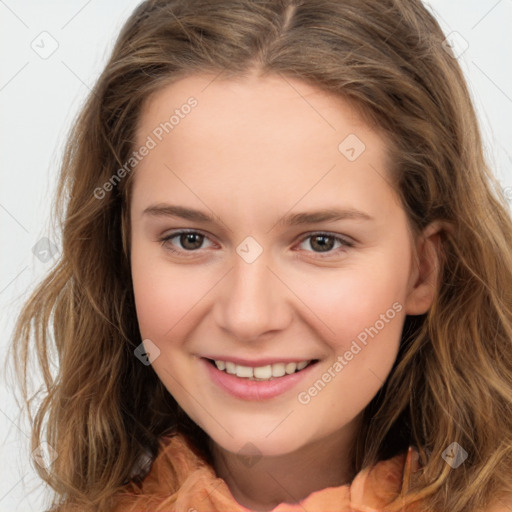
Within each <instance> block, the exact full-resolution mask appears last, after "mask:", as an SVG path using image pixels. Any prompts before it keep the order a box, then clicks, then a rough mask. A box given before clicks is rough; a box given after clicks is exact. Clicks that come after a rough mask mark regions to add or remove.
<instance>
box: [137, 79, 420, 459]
mask: <svg viewBox="0 0 512 512" xmlns="http://www.w3.org/2000/svg"><path fill="white" fill-rule="evenodd" d="M212 80H213V76H206V75H204V76H199V75H197V76H193V77H188V78H185V79H181V80H180V81H178V82H176V83H174V84H172V85H170V86H167V87H166V88H165V89H162V90H161V91H159V92H158V93H156V94H155V95H154V96H153V97H152V98H151V99H150V101H149V102H148V103H147V104H146V105H145V108H144V109H143V111H142V116H141V119H140V123H139V126H138V141H137V147H141V146H142V145H144V144H145V145H146V147H149V150H148V151H147V152H146V151H141V152H140V153H141V154H142V153H143V152H144V153H147V154H146V155H145V156H144V157H143V158H142V159H141V161H140V162H139V163H138V164H137V166H136V171H135V175H134V176H133V178H134V182H133V190H132V192H133V193H132V200H131V205H130V222H131V268H132V275H133V284H134V293H135V299H136V308H137V317H138V322H139V326H140V331H141V334H142V337H143V339H144V340H145V342H144V343H145V345H146V347H147V348H148V350H149V352H150V353H152V356H151V357H154V356H155V355H156V358H155V359H154V360H153V362H152V365H153V368H154V370H155V372H156V373H157V374H158V376H159V378H160V379H161V381H162V382H163V383H164V385H165V386H166V388H167V389H168V391H169V392H170V393H171V394H172V395H173V396H174V397H175V399H176V400H177V401H178V403H179V404H180V405H181V407H182V408H183V409H184V410H185V411H186V412H187V414H188V415H189V416H190V417H191V418H192V419H193V420H194V421H195V422H196V423H197V424H198V425H199V426H201V427H202V428H203V429H204V430H205V431H206V432H207V433H208V435H209V436H210V437H211V438H212V440H213V441H214V442H215V443H217V444H218V445H219V446H221V447H223V448H224V449H225V450H228V451H230V452H238V451H239V450H241V449H243V447H244V446H246V445H247V443H252V444H253V445H255V446H256V447H257V449H258V450H259V452H261V453H262V454H264V455H279V454H286V453H290V452H293V451H294V450H299V449H300V448H301V447H303V446H305V445H307V444H308V443H314V442H321V441H322V440H323V439H327V438H328V437H332V436H336V435H345V436H348V437H350V436H351V435H353V434H355V432H356V428H357V424H358V421H359V420H360V419H361V416H362V411H363V410H364V408H365V407H366V406H367V405H368V403H369V402H370V401H371V399H372V398H373V397H374V396H375V394H376V393H377V391H378V390H379V388H381V387H382V385H383V383H384V381H385V380H386V378H387V376H388V374H389V372H390V370H391V368H392V365H393V363H394V361H395V359H396V356H397V351H398V348H399V342H400V336H401V332H402V328H403V323H404V320H405V316H406V314H420V313H423V312H424V311H423V310H421V309H426V307H425V304H424V294H423V299H419V298H418V294H420V295H421V293H420V292H419V291H418V290H419V288H418V287H417V279H418V276H419V273H418V269H417V268H416V265H415V258H414V257H413V256H414V251H413V249H414V247H415V239H414V238H413V237H412V236H411V232H410V230H409V227H408V220H407V216H406V214H405V212H404V210H403V209H402V207H401V206H400V204H399V202H398V200H397V198H396V195H395V193H394V191H393V189H392V188H391V186H390V179H389V177H388V176H389V174H388V162H387V160H386V142H385V140H384V137H383V136H381V135H379V134H378V133H377V132H375V131H373V130H372V129H370V128H369V127H368V126H366V125H365V124H364V123H363V122H362V121H361V119H360V118H359V116H358V113H357V111H355V110H353V109H352V108H350V106H349V105H348V104H347V103H345V102H344V101H343V100H341V99H339V98H335V97H332V96H330V95H327V94H326V93H324V92H322V91H320V90H318V89H316V88H314V87H311V86H309V85H306V84H304V83H302V82H300V81H293V80H290V79H287V80H284V79H282V78H279V77H266V78H259V77H251V78H246V79H243V80H242V79H241V80H234V79H230V80H224V81H223V80H220V79H217V80H213V81H212ZM191 96H193V97H194V98H195V100H193V101H192V100H189V102H188V104H189V105H194V106H192V107H190V108H188V107H185V105H187V100H188V99H189V98H190V97H191ZM176 109H177V111H176ZM173 114H176V115H175V119H174V120H173V121H171V123H172V126H171V125H170V124H169V118H170V116H171V115H173ZM165 122H168V124H167V125H165ZM162 126H164V127H165V128H166V130H165V129H163V128H162ZM150 139H151V141H152V142H149V141H150ZM335 211H336V212H337V213H336V214H334V213H333V212H335ZM299 214H301V215H299ZM183 231H186V233H185V234H183V233H182V232H183ZM422 300H423V303H422V302H421V301H422ZM148 340H149V341H148ZM155 347H157V349H158V350H157V351H156V352H155V350H154V349H155ZM215 360H216V361H217V363H218V366H219V367H220V368H221V369H218V368H217V367H216V366H215V363H214V362H213V361H215ZM306 362H307V363H308V366H306V367H305V368H303V369H301V368H302V367H303V366H304V364H305V363H306ZM294 363H295V364H294ZM297 363H302V364H297ZM223 368H225V369H223ZM228 372H231V373H228ZM288 372H290V373H288ZM233 373H234V375H233ZM283 373H284V376H283ZM251 376H252V377H251ZM270 376H272V377H271V378H270ZM269 378H270V380H269ZM253 379H258V380H253ZM259 379H262V380H259Z"/></svg>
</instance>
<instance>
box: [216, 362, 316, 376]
mask: <svg viewBox="0 0 512 512" xmlns="http://www.w3.org/2000/svg"><path fill="white" fill-rule="evenodd" d="M209 361H210V363H211V364H215V366H216V367H217V368H218V369H219V370H221V371H223V372H226V373H229V374H230V375H236V376H237V377H240V378H244V379H249V380H255V381H268V380H273V379H276V378H279V377H283V376H284V375H291V374H292V373H296V372H299V371H301V370H303V369H304V368H306V366H308V365H309V364H311V363H312V362H313V361H314V360H309V361H299V362H290V363H273V364H267V365H264V366H243V365H240V364H236V363H234V362H232V361H221V360H215V361H213V360H211V359H209Z"/></svg>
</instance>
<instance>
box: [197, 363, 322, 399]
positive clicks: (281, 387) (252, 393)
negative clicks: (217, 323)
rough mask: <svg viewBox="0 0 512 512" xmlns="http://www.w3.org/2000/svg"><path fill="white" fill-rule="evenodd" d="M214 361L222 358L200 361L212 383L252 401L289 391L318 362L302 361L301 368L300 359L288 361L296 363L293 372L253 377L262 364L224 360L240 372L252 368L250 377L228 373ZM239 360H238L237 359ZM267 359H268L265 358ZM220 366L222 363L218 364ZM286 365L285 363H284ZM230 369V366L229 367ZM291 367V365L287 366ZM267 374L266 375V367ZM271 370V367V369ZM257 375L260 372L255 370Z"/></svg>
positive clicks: (230, 393) (231, 393)
mask: <svg viewBox="0 0 512 512" xmlns="http://www.w3.org/2000/svg"><path fill="white" fill-rule="evenodd" d="M215 361H217V362H219V361H222V359H216V360H213V359H209V358H204V357H203V358H201V359H200V362H201V364H202V365H203V367H204V369H205V370H206V372H207V374H208V375H209V377H210V378H211V380H212V381H213V383H214V384H216V385H217V387H219V388H220V389H221V390H223V391H224V392H226V393H228V394H229V395H231V396H234V397H236V398H239V399H242V400H252V401H262V400H269V399H271V398H274V397H277V396H279V395H281V394H284V393H286V392H287V391H290V390H291V389H293V388H294V387H296V386H297V384H298V383H299V382H300V381H302V380H303V379H305V378H306V377H307V375H309V374H311V372H312V371H314V369H315V368H316V365H317V363H318V360H316V359H313V360H309V362H308V361H304V362H305V363H306V366H304V367H303V368H302V369H301V370H299V369H298V366H297V362H298V363H300V362H301V361H300V360H299V361H297V362H293V361H288V363H286V364H289V363H294V364H295V365H296V369H295V371H294V372H293V373H290V374H288V373H286V369H285V374H284V375H283V376H280V377H273V376H271V377H269V378H264V379H260V378H258V377H254V369H256V370H257V369H258V368H262V366H244V365H238V364H236V363H235V362H234V361H224V362H225V363H226V364H227V363H228V362H229V363H232V364H233V365H234V366H235V370H236V367H237V366H241V367H242V370H241V373H242V374H243V372H244V371H245V370H244V368H250V369H252V370H253V376H252V378H251V377H244V376H242V377H239V376H238V375H237V374H236V373H234V374H233V373H228V372H227V371H226V369H227V366H226V368H225V369H223V370H221V369H219V368H218V367H217V365H216V363H215ZM238 361H240V360H238ZM267 361H268V360H267ZM252 364H258V365H261V362H260V361H258V362H254V363H252ZM274 364H276V365H283V364H284V362H282V361H280V362H277V363H272V364H271V365H270V364H267V365H264V366H266V367H268V366H272V368H273V365H274ZM220 366H221V367H222V364H221V365H220ZM285 366H286V365H285ZM231 369H232V367H231ZM289 369H291V366H290V367H289ZM266 371H267V375H268V369H267V370H266ZM272 371H273V369H272ZM278 373H280V369H279V368H278ZM256 374H257V375H258V374H260V375H261V373H259V372H257V373H256Z"/></svg>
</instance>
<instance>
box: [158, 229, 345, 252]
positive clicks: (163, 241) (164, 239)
mask: <svg viewBox="0 0 512 512" xmlns="http://www.w3.org/2000/svg"><path fill="white" fill-rule="evenodd" d="M185 234H197V235H200V236H203V237H204V238H206V239H208V237H207V236H206V235H205V234H203V233H201V232H200V231H195V230H188V231H187V230H181V231H175V232H173V233H170V234H169V235H166V236H165V237H162V238H160V239H159V242H160V243H161V245H162V247H164V246H165V245H166V243H167V242H170V241H171V240H172V239H173V238H176V237H179V236H181V235H185ZM318 236H325V237H330V238H334V240H335V241H337V242H340V243H341V244H342V248H338V250H339V249H341V250H342V252H344V251H346V249H349V248H351V247H354V243H353V242H350V241H349V240H346V239H345V238H342V237H340V236H337V235H335V234H332V233H326V232H322V231H318V232H314V233H310V234H308V235H307V236H304V237H303V238H301V240H300V241H299V245H300V244H302V243H303V242H305V241H306V240H308V239H309V238H314V237H318ZM165 249H166V250H167V251H170V252H172V253H175V254H180V255H182V256H184V257H186V258H188V257H192V256H193V253H195V252H197V251H199V249H196V250H190V251H187V250H186V249H182V250H176V249H174V248H172V247H170V246H166V247H165ZM307 252H313V253H314V254H316V256H315V257H318V258H328V257H330V256H332V255H333V254H335V253H336V252H337V251H336V250H335V249H332V250H330V251H327V252H325V253H321V252H315V251H307ZM186 253H189V254H190V255H186Z"/></svg>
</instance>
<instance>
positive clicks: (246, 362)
mask: <svg viewBox="0 0 512 512" xmlns="http://www.w3.org/2000/svg"><path fill="white" fill-rule="evenodd" d="M203 357H204V358H205V359H212V360H213V361H229V362H231V363H235V364H238V365H240V366H252V367H254V368H257V367H259V366H267V365H269V364H277V363H283V364H287V363H300V362H301V361H315V360H316V359H314V358H307V357H305V358H300V357H265V358H261V359H243V358H241V357H233V356H210V355H208V356H203Z"/></svg>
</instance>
